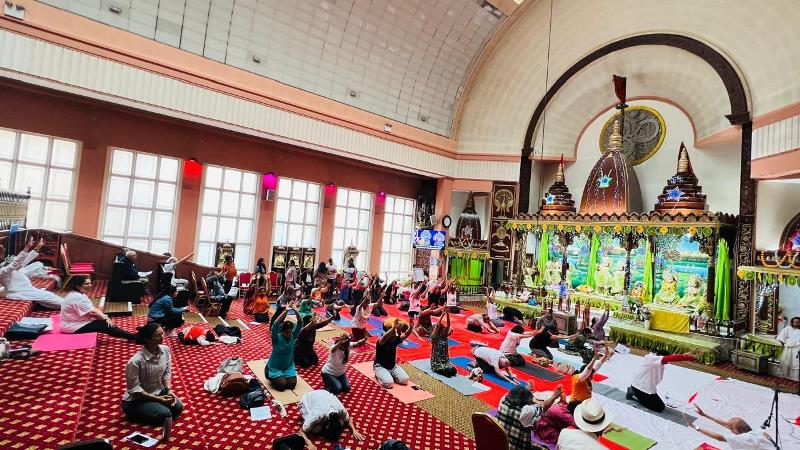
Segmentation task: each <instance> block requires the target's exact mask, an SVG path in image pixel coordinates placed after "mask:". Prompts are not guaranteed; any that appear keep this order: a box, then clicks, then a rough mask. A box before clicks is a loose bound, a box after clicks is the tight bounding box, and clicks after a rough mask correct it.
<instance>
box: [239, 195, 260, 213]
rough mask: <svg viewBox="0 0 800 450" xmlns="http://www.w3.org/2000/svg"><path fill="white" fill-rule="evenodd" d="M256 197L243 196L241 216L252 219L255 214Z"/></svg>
mask: <svg viewBox="0 0 800 450" xmlns="http://www.w3.org/2000/svg"><path fill="white" fill-rule="evenodd" d="M255 206H256V196H255V195H247V194H243V195H242V197H241V199H240V200H239V216H241V217H247V218H250V219H252V218H253V213H254V212H255V209H256V208H255Z"/></svg>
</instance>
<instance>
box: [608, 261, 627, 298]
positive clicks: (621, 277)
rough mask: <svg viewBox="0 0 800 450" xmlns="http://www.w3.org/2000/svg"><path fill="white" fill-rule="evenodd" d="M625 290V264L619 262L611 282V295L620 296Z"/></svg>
mask: <svg viewBox="0 0 800 450" xmlns="http://www.w3.org/2000/svg"><path fill="white" fill-rule="evenodd" d="M624 290H625V263H624V262H620V263H619V264H618V265H617V270H615V271H614V277H613V279H612V280H611V295H617V294H622V291H624Z"/></svg>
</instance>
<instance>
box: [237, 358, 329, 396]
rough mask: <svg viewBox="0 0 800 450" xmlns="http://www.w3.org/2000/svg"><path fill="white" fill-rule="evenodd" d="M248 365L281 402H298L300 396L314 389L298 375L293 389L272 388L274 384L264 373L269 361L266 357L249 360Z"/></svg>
mask: <svg viewBox="0 0 800 450" xmlns="http://www.w3.org/2000/svg"><path fill="white" fill-rule="evenodd" d="M247 367H249V368H250V371H251V372H253V375H254V376H255V377H256V378H257V379H258V381H260V382H261V384H262V385H264V387H265V388H267V390H268V391H269V393H270V394H272V396H273V397H274V398H275V399H277V400H278V401H279V402H281V403H283V404H284V405H289V404H292V403H297V402H299V401H300V397H302V396H303V394H305V393H306V392H311V391H313V390H314V389H312V388H311V386H309V385H308V383H306V381H305V380H303V379H302V378H300V376H299V375H298V376H297V386H295V388H294V389H292V390H285V391H283V392H280V391H276V390H275V389H273V388H272V384H270V382H269V380H267V377H266V375H265V374H264V369H265V368H266V367H267V361H266V360H265V359H257V360H255V361H248V362H247Z"/></svg>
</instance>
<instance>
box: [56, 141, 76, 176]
mask: <svg viewBox="0 0 800 450" xmlns="http://www.w3.org/2000/svg"><path fill="white" fill-rule="evenodd" d="M76 152H77V146H76V145H75V143H74V142H71V141H62V140H60V139H54V140H53V155H52V156H51V157H50V164H52V165H54V166H61V167H67V168H70V169H71V168H73V167H75V153H76Z"/></svg>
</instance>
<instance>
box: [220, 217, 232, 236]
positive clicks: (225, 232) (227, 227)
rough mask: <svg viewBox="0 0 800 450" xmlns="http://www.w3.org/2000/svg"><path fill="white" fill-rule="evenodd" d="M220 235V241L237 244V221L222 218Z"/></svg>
mask: <svg viewBox="0 0 800 450" xmlns="http://www.w3.org/2000/svg"><path fill="white" fill-rule="evenodd" d="M218 233H219V234H218V236H219V239H218V240H219V241H220V242H235V240H236V219H232V218H230V217H220V218H219V230H218Z"/></svg>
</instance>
